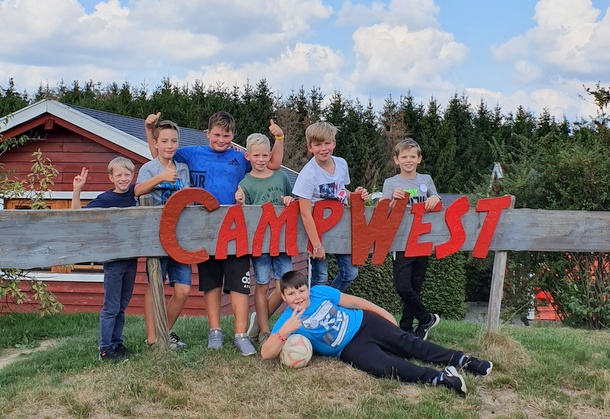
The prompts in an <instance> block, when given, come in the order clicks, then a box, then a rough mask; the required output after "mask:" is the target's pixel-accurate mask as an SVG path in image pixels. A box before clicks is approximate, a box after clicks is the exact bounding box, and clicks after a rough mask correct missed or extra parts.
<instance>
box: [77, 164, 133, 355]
mask: <svg viewBox="0 0 610 419" xmlns="http://www.w3.org/2000/svg"><path fill="white" fill-rule="evenodd" d="M134 170H135V167H134V165H133V163H132V162H131V160H129V159H127V158H125V157H117V158H115V159H113V160H112V161H111V162H110V163H109V164H108V178H109V179H110V181H111V182H112V183H113V184H114V189H109V190H107V191H106V192H103V193H101V194H100V195H98V196H97V197H96V198H95V199H94V200H93V201H91V202H89V203H88V204H87V205H86V208H115V207H116V208H127V207H134V206H135V205H136V197H135V195H134V185H132V184H131V181H132V180H133V174H134ZM88 174H89V170H87V169H86V168H84V167H83V169H82V170H81V172H80V175H76V176H75V177H74V180H73V182H72V186H73V188H74V190H73V192H72V208H73V209H80V208H81V202H80V193H81V191H82V189H83V186H84V185H85V183H86V182H87V175H88ZM137 264H138V260H137V259H124V260H113V261H109V262H106V263H104V303H103V306H102V313H101V315H100V345H99V348H98V349H99V359H100V360H102V361H114V362H119V361H124V360H126V359H127V358H128V356H129V350H128V349H127V348H126V347H125V346H123V326H124V325H125V309H126V308H127V305H129V301H130V300H131V294H132V293H133V286H134V284H135V281H136V268H137Z"/></svg>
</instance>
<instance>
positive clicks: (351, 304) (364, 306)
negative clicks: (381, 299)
mask: <svg viewBox="0 0 610 419" xmlns="http://www.w3.org/2000/svg"><path fill="white" fill-rule="evenodd" d="M339 305H340V306H341V307H345V308H356V309H360V310H364V311H370V312H371V313H375V314H377V315H378V316H381V317H383V318H384V319H386V320H387V321H389V322H390V323H392V324H393V325H395V326H398V323H396V319H395V318H394V316H392V315H391V314H390V313H389V312H388V311H387V310H385V309H383V308H381V307H379V306H378V305H376V304H374V303H371V302H370V301H368V300H365V299H364V298H360V297H356V296H355V295H349V294H343V293H341V297H340V298H339Z"/></svg>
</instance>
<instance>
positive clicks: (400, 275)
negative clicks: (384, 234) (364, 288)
mask: <svg viewBox="0 0 610 419" xmlns="http://www.w3.org/2000/svg"><path fill="white" fill-rule="evenodd" d="M393 157H394V163H395V164H396V165H397V166H398V167H399V168H400V174H398V175H396V176H393V177H391V178H388V179H386V180H385V181H384V182H383V190H382V194H383V196H382V199H391V200H392V201H394V200H396V199H405V196H406V194H405V193H408V194H409V206H410V205H412V204H414V203H418V202H425V209H426V211H430V210H432V209H434V207H435V206H436V204H438V203H439V202H440V200H441V199H440V196H439V195H438V194H437V193H436V187H435V186H434V182H433V181H432V178H431V177H430V175H423V174H420V173H417V165H418V164H420V163H421V161H422V155H421V148H420V147H419V144H417V143H416V142H415V141H414V140H413V139H412V138H407V139H406V140H403V141H401V142H399V143H398V144H396V147H394V156H393ZM392 204H393V202H392V203H391V204H390V205H392ZM427 267H428V257H427V256H419V257H405V252H396V253H395V254H394V260H393V266H392V268H393V272H394V288H395V289H396V292H397V293H398V295H399V296H400V298H401V300H402V318H401V319H400V328H401V329H402V330H404V331H405V332H409V333H413V319H414V318H416V319H417V321H418V323H417V328H416V329H415V332H414V333H415V336H418V337H420V338H422V339H424V340H426V339H427V338H428V332H429V331H430V329H432V328H433V327H435V326H436V325H438V323H439V322H440V317H439V316H438V314H432V313H429V312H428V310H426V307H424V305H423V304H422V302H421V299H420V295H421V288H422V284H423V282H424V278H425V276H426V269H427Z"/></svg>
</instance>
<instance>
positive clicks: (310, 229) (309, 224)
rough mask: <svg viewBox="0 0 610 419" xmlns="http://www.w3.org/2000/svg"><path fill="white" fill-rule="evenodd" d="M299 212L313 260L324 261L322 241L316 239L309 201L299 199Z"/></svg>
mask: <svg viewBox="0 0 610 419" xmlns="http://www.w3.org/2000/svg"><path fill="white" fill-rule="evenodd" d="M299 211H300V212H301V220H303V227H305V232H306V233H307V238H309V241H310V242H311V245H312V246H313V255H312V257H313V258H314V259H324V258H325V257H326V253H325V251H324V248H323V247H322V241H320V238H319V237H318V229H317V228H316V223H315V222H314V220H313V213H312V205H311V199H305V198H299Z"/></svg>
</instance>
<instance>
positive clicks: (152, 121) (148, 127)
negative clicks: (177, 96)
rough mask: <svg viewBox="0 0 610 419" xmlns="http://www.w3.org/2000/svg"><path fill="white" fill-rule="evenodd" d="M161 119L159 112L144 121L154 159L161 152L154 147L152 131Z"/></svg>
mask: <svg viewBox="0 0 610 419" xmlns="http://www.w3.org/2000/svg"><path fill="white" fill-rule="evenodd" d="M160 117H161V112H157V113H156V114H154V113H151V114H150V115H148V117H147V118H146V120H145V121H144V130H145V131H146V141H147V142H148V148H149V149H150V154H151V155H152V158H153V159H156V158H157V156H158V155H159V152H158V151H157V149H156V148H155V146H154V139H153V131H152V129H153V126H154V125H155V122H157V121H158V120H159V118H160ZM144 193H146V192H144ZM136 196H138V195H136Z"/></svg>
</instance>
